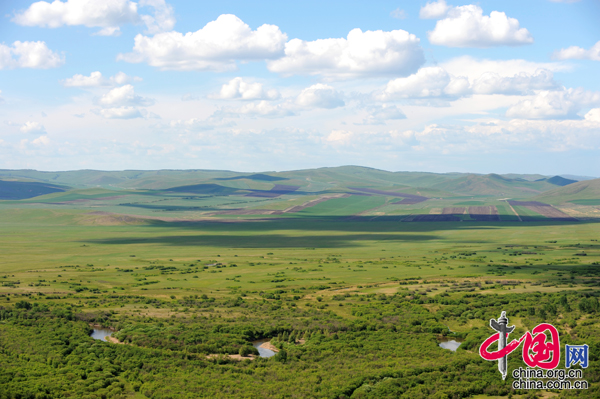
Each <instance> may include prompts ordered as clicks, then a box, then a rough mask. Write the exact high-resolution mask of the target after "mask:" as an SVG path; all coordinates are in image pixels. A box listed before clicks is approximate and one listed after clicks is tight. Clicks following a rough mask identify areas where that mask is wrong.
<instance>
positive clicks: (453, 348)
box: [440, 339, 461, 352]
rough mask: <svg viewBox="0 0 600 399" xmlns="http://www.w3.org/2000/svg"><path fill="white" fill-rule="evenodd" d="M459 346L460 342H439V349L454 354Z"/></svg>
mask: <svg viewBox="0 0 600 399" xmlns="http://www.w3.org/2000/svg"><path fill="white" fill-rule="evenodd" d="M460 344H461V342H457V341H455V340H453V339H451V340H448V341H444V342H440V347H442V348H444V349H450V350H451V351H452V352H456V350H457V349H458V347H459V346H460Z"/></svg>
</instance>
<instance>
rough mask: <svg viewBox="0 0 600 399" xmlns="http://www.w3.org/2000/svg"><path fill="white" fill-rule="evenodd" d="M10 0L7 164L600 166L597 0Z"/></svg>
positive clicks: (1, 148) (1, 82)
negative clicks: (251, 2)
mask: <svg viewBox="0 0 600 399" xmlns="http://www.w3.org/2000/svg"><path fill="white" fill-rule="evenodd" d="M3 7H4V9H2V11H5V12H4V13H3V14H5V16H4V23H3V25H5V26H6V28H5V35H4V40H3V41H2V42H0V76H2V79H0V93H1V97H0V117H1V119H2V120H0V124H2V126H3V129H1V130H0V168H11V169H15V168H36V169H42V170H61V169H62V170H64V169H83V168H95V169H111V170H115V169H126V168H138V169H161V168H178V169H187V168H194V169H198V168H204V169H234V170H241V171H259V170H286V169H297V168H309V167H319V166H335V165H341V164H361V165H365V166H372V167H378V168H382V169H388V170H424V171H435V172H447V171H472V172H500V173H502V172H537V173H545V174H556V173H572V174H584V175H600V163H598V162H597V159H598V152H599V150H600V81H599V80H598V78H597V70H598V67H599V66H600V64H598V62H600V41H599V40H600V28H599V27H598V26H597V24H596V23H595V22H596V21H597V17H600V6H599V5H598V4H597V3H596V2H593V1H591V0H588V1H586V0H582V1H558V0H532V1H531V2H527V3H526V4H523V2H517V1H513V0H507V1H505V2H502V3H498V2H493V1H491V0H489V1H481V2H477V3H476V4H470V3H460V2H455V1H452V2H447V1H445V0H438V1H420V2H401V4H398V2H393V1H378V2H375V3H373V4H371V5H367V4H364V5H354V6H353V7H351V8H349V7H347V5H345V3H343V2H341V1H331V2H328V3H327V4H323V3H322V2H306V3H303V4H302V5H293V4H282V3H280V2H274V1H265V2H261V4H260V5H256V6H253V7H248V6H247V4H246V3H244V2H236V1H232V2H228V3H227V4H209V5H207V4H202V5H200V4H197V2H192V1H189V0H172V1H168V0H138V1H133V0H105V1H102V2H98V1H93V0H53V1H50V0H47V1H36V2H34V1H30V0H11V1H9V2H8V3H7V4H6V5H4V6H3ZM540 9H543V10H544V13H540V12H539V10H540Z"/></svg>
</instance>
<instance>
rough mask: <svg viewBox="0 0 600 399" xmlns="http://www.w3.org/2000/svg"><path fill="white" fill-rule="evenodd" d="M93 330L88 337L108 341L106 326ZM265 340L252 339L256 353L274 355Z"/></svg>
mask: <svg viewBox="0 0 600 399" xmlns="http://www.w3.org/2000/svg"><path fill="white" fill-rule="evenodd" d="M93 330H94V331H93V332H92V334H91V335H90V337H92V338H94V339H97V340H100V341H108V340H107V339H106V338H107V337H110V336H111V334H112V333H113V331H112V330H109V329H108V328H94V329H93ZM265 342H269V340H268V339H261V340H258V341H254V342H252V346H254V347H255V348H256V349H258V353H259V356H260V357H272V356H275V355H276V353H277V352H274V351H272V350H270V349H267V348H262V347H261V345H262V344H264V343H265Z"/></svg>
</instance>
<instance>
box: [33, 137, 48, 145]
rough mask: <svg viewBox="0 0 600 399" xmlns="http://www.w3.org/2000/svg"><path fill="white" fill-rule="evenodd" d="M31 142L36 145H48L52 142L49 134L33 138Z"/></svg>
mask: <svg viewBox="0 0 600 399" xmlns="http://www.w3.org/2000/svg"><path fill="white" fill-rule="evenodd" d="M31 143H32V144H34V145H48V144H50V139H49V138H48V136H47V135H44V136H40V137H38V138H37V139H35V140H33V141H32V142H31Z"/></svg>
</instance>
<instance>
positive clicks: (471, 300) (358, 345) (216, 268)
mask: <svg viewBox="0 0 600 399" xmlns="http://www.w3.org/2000/svg"><path fill="white" fill-rule="evenodd" d="M363 172H364V171H363ZM363 172H361V173H358V172H357V174H356V175H351V176H350V177H348V176H346V177H345V178H348V180H350V178H352V179H355V180H357V181H359V182H361V181H362V182H363V186H364V187H367V186H368V185H367V184H366V183H364V180H361V179H366V177H365V175H364V174H363ZM196 173H198V174H208V172H196ZM322 173H323V172H322V171H321V172H319V171H315V172H314V174H313V175H311V177H310V179H312V180H305V181H304V183H306V182H308V183H307V184H306V185H305V186H304V187H303V188H302V189H301V190H302V191H301V190H300V189H299V190H298V191H297V192H293V193H288V194H283V195H281V196H280V197H277V198H261V197H247V196H245V194H246V192H242V193H237V192H235V193H233V194H232V192H230V191H228V190H229V189H226V190H225V192H219V190H221V189H220V188H218V187H216V188H215V187H214V186H209V187H207V186H202V187H200V188H198V187H196V188H194V189H193V190H192V191H198V192H186V191H185V190H184V191H181V192H178V191H162V189H163V188H164V186H165V184H164V181H161V182H159V181H158V180H160V179H158V177H156V176H153V175H148V176H146V177H144V179H145V180H144V181H145V184H151V185H155V186H156V189H153V190H132V189H118V190H117V189H114V190H111V189H106V188H93V189H90V188H84V189H77V190H71V191H68V192H58V193H52V194H48V195H44V196H40V197H36V198H30V199H24V200H20V201H0V254H1V256H0V363H1V364H2V365H3V367H2V368H0V398H2V399H4V398H5V397H10V398H13V397H36V396H35V395H37V396H38V397H60V396H61V395H63V393H64V392H66V391H68V392H69V395H71V397H82V398H90V399H91V398H94V399H97V398H101V397H114V398H119V399H122V398H153V399H158V398H169V397H184V396H181V395H182V394H181V392H186V394H188V397H190V398H191V397H194V398H195V397H248V398H253V397H273V398H280V397H290V398H294V397H297V398H301V397H302V398H303V397H315V398H317V397H319V398H320V397H323V398H337V399H339V398H344V399H348V398H354V399H357V398H380V397H390V398H392V397H401V398H427V397H438V398H454V397H456V398H459V397H465V398H466V397H476V398H493V397H506V395H508V394H511V395H513V397H522V398H527V397H531V392H527V391H526V390H514V389H512V388H511V386H510V382H509V381H508V379H507V381H503V380H502V379H501V378H500V376H499V373H498V370H497V366H496V364H495V363H493V362H485V361H483V360H482V359H481V358H480V357H479V355H478V352H477V350H478V349H477V348H478V347H479V345H480V343H481V342H482V341H483V339H485V338H487V337H488V336H489V335H490V334H492V330H491V329H490V328H489V321H490V318H492V317H493V318H497V317H498V316H499V314H500V312H501V311H503V310H505V311H507V313H508V314H509V317H510V320H511V324H514V325H515V326H516V332H515V334H517V333H518V334H524V333H525V331H528V330H531V329H532V328H533V327H534V326H535V325H537V324H539V323H541V322H551V323H554V325H556V326H557V327H558V328H559V331H560V336H561V343H563V344H564V343H571V344H584V343H585V344H589V345H590V348H591V351H592V353H594V355H593V356H597V355H596V350H597V348H600V346H599V345H600V336H599V335H598V331H600V319H599V318H598V315H599V314H600V307H599V306H598V305H597V304H598V301H597V298H598V296H599V292H600V244H599V242H600V241H599V240H600V228H599V227H600V224H599V220H598V217H597V216H595V214H594V213H593V210H594V209H595V208H593V205H589V204H588V203H583V204H578V205H575V204H571V205H565V206H564V207H562V208H561V209H565V210H567V211H569V212H578V213H577V214H578V215H588V217H585V218H584V217H580V218H579V220H575V219H573V220H566V221H565V220H563V221H553V220H550V219H547V218H545V217H543V216H542V215H539V214H537V213H535V212H533V211H531V210H529V209H528V208H525V207H523V206H514V208H515V210H516V211H517V212H518V214H519V215H520V216H521V218H522V219H523V220H522V221H519V219H518V217H517V216H516V215H515V214H514V213H513V211H512V209H511V207H510V206H509V204H508V203H507V202H506V201H503V200H500V199H499V198H495V197H491V196H476V195H471V196H468V197H467V196H458V195H453V196H452V197H443V196H440V197H435V198H430V199H427V200H426V201H422V202H419V203H416V204H393V202H397V201H398V200H399V199H398V197H394V196H390V195H391V194H389V193H387V194H382V195H371V196H367V195H349V194H348V193H347V192H346V191H344V190H341V189H340V188H339V185H336V184H335V181H332V180H331V175H330V174H324V175H321V174H322ZM374 175H376V176H378V177H377V179H379V180H377V182H376V183H378V184H379V185H376V184H375V183H373V185H372V186H373V187H377V188H376V189H377V190H382V191H390V190H391V189H392V188H394V186H390V184H391V183H390V180H385V179H384V177H386V176H387V178H391V177H390V176H389V175H383V174H381V175H380V174H374ZM117 176H118V179H120V180H118V181H119V182H121V183H119V184H122V185H126V183H127V179H131V177H132V176H134V174H129V173H124V174H121V175H117ZM218 176H219V178H221V179H225V180H218V181H219V182H225V183H227V184H228V187H229V188H230V189H231V188H235V189H248V188H251V189H260V190H265V191H268V190H270V187H271V186H272V184H273V183H269V182H265V181H261V180H259V181H255V180H253V179H254V177H252V176H250V177H251V178H245V179H241V180H240V179H238V178H237V177H236V176H235V175H231V174H227V173H225V172H223V173H220V174H219V175H218ZM93 177H94V178H95V179H104V180H102V181H109V180H106V179H105V177H106V176H100V175H97V174H93ZM180 177H181V176H180ZM288 177H289V180H283V181H279V180H276V181H275V182H274V183H281V184H290V185H292V184H300V183H290V182H301V181H302V179H300V178H298V176H295V175H294V173H292V172H290V173H289V176H288ZM425 177H426V181H427V182H428V184H431V185H436V184H441V183H440V182H439V180H438V179H437V178H436V177H435V176H428V175H427V176H425ZM65 178H66V177H65ZM114 178H115V179H116V178H117V177H114ZM153 178H157V179H158V180H157V181H156V182H155V183H152V179H153ZM258 178H263V177H261V176H259V177H258ZM286 178H287V177H286ZM457 178H458V177H457ZM405 179H406V180H404V181H410V179H408V178H407V177H406V176H405ZM400 180H402V179H399V178H398V181H395V182H393V183H395V184H397V185H398V186H395V189H396V192H398V191H400V190H404V192H408V189H407V188H406V187H400V184H401V182H400ZM492 180H493V182H500V183H501V182H502V179H499V178H494V179H492ZM110 181H114V180H110ZM461 181H463V183H464V182H467V183H469V182H470V183H477V184H480V183H481V180H473V179H471V180H465V179H462V180H461ZM193 183H194V182H193V181H192V180H191V179H183V178H181V179H180V180H178V184H180V185H184V184H189V185H191V186H197V185H194V184H193ZM210 184H212V183H210ZM269 184H270V185H271V186H269ZM494 184H495V183H494ZM515 184H516V183H515ZM544 184H546V183H544ZM515 187H518V186H515ZM567 187H568V186H567ZM312 189H314V190H313V191H311V190H312ZM215 190H216V191H215ZM414 191H415V194H418V193H420V192H422V191H421V190H417V189H415V190H414ZM331 195H337V196H339V197H337V198H331V199H328V200H327V201H323V202H320V203H318V204H316V205H314V206H311V207H307V208H305V209H302V210H299V211H297V212H292V213H284V214H282V213H281V212H280V213H279V214H265V213H264V212H263V213H261V212H259V211H264V210H274V211H281V210H284V209H288V208H291V207H292V206H298V205H302V204H304V203H306V202H307V201H310V200H315V199H317V198H320V197H321V196H331ZM470 206H495V207H496V209H497V210H498V214H499V216H500V219H501V221H496V222H490V221H482V220H479V221H477V220H473V219H472V218H471V217H470V216H469V214H468V213H467V214H464V213H463V214H460V215H458V217H459V221H454V222H436V221H421V222H419V221H415V222H409V221H405V220H407V219H409V218H411V217H413V216H419V215H430V216H436V215H439V216H444V215H442V212H443V210H444V208H467V209H468V207H470ZM231 210H242V211H244V212H245V211H248V212H247V214H239V213H238V214H225V213H224V212H227V211H231ZM253 212H255V213H253ZM586 212H587V213H586ZM430 220H435V219H430ZM90 324H94V325H102V326H105V327H111V328H114V329H115V330H117V331H116V332H115V337H116V338H118V339H119V340H121V342H124V343H126V344H127V345H115V344H109V343H100V342H94V341H93V340H92V339H91V338H90V337H89V336H88V335H89V332H90V331H91V330H90V326H89V325H90ZM447 336H450V338H453V339H459V340H461V341H462V342H463V343H462V344H461V347H460V348H459V350H458V351H457V352H455V353H454V352H449V351H447V350H445V349H441V348H440V347H439V346H438V344H439V341H440V340H444V339H446V338H447ZM256 339H270V340H271V343H272V344H273V345H275V346H276V348H277V349H278V350H279V351H280V353H279V354H278V355H277V356H275V357H274V358H270V359H261V358H252V357H250V358H244V357H240V356H241V355H239V353H241V351H242V349H244V350H249V351H252V348H251V342H253V340H256ZM284 354H285V355H284ZM235 356H237V358H236V357H235ZM286 356H287V357H286ZM511 356H512V357H511V358H509V359H510V368H511V370H512V369H514V368H515V367H519V366H521V365H522V362H521V361H520V360H518V358H517V356H516V355H514V354H513V355H511ZM239 359H246V360H241V361H240V360H239ZM592 359H593V360H592V361H591V365H590V368H588V369H587V370H585V374H584V375H585V376H586V378H587V379H588V380H589V381H590V383H591V384H592V385H591V387H590V390H588V391H585V392H583V393H581V397H585V398H593V397H597V395H596V394H597V393H598V392H599V389H600V388H599V386H598V383H597V381H598V378H599V377H598V376H600V369H599V367H598V364H597V363H598V362H597V357H594V358H592ZM562 364H563V363H561V367H562ZM15 375H18V376H22V377H19V378H21V379H15V378H14V377H13V376H15ZM67 381H68V382H67ZM72 381H75V383H71V382H72ZM3 390H4V391H3ZM5 392H7V395H8V393H10V396H6V395H4V393H5ZM173 392H176V393H173ZM541 393H542V392H541ZM554 393H555V392H554ZM554 393H553V392H546V391H543V393H542V394H543V395H544V396H543V397H554V396H555V395H554ZM17 394H18V395H20V396H17ZM2 395H4V396H2ZM27 395H29V396H27ZM31 395H33V396H31ZM44 395H46V396H44ZM561 395H562V396H560V395H559V396H558V397H561V398H567V397H569V396H568V395H567V394H566V393H565V392H563V393H562V394H561ZM63 396H64V395H63Z"/></svg>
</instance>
